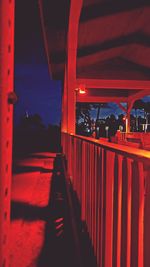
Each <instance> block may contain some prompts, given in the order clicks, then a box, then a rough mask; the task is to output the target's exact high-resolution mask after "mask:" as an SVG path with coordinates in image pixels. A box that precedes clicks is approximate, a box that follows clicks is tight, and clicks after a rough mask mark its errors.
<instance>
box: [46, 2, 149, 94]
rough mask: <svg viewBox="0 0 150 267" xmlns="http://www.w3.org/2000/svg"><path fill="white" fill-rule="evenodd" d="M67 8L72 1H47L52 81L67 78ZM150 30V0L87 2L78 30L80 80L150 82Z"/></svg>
mask: <svg viewBox="0 0 150 267" xmlns="http://www.w3.org/2000/svg"><path fill="white" fill-rule="evenodd" d="M54 3H55V5H54ZM69 8H70V1H69V0H61V1H59V0H55V1H53V3H51V1H48V0H44V1H43V15H44V25H45V33H46V39H47V44H48V57H49V61H50V64H51V71H52V76H53V78H54V79H63V76H64V63H65V60H66V49H67V31H68V20H69ZM149 25H150V3H149V1H145V0H132V1H131V0H130V1H129V0H127V1H120V0H84V1H83V7H82V10H81V15H80V21H79V31H78V48H77V69H76V72H77V78H85V79H86V78H88V79H89V78H91V79H111V80H113V79H114V80H117V79H118V80H147V81H148V80H150V27H149ZM131 89H132V88H131ZM141 89H142V88H141Z"/></svg>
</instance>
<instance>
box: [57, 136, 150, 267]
mask: <svg viewBox="0 0 150 267" xmlns="http://www.w3.org/2000/svg"><path fill="white" fill-rule="evenodd" d="M62 145H63V152H64V153H65V155H66V157H67V160H68V172H69V174H70V177H71V180H72V183H73V186H74V189H75V190H76V192H77V195H78V198H79V200H80V203H81V215H82V220H84V221H85V222H86V224H87V228H88V232H89V235H90V238H91V241H92V244H93V247H94V252H95V255H96V258H97V263H98V266H100V267H129V266H130V267H131V266H132V267H148V266H150V253H149V240H150V230H149V225H150V152H149V151H145V150H140V149H136V148H131V147H127V146H123V145H118V144H113V143H109V142H104V141H103V142H101V141H98V140H94V139H92V138H86V137H81V136H76V135H69V134H67V133H62Z"/></svg>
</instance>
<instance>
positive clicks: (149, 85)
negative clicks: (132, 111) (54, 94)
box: [77, 78, 150, 90]
mask: <svg viewBox="0 0 150 267" xmlns="http://www.w3.org/2000/svg"><path fill="white" fill-rule="evenodd" d="M80 84H85V86H86V88H97V89H101V88H105V89H119V90H120V89H128V90H130V89H132V90H133V89H135V90H137V89H139V90H140V89H144V90H150V81H142V80H141V81H137V80H102V79H84V78H83V79H77V86H79V85H80Z"/></svg>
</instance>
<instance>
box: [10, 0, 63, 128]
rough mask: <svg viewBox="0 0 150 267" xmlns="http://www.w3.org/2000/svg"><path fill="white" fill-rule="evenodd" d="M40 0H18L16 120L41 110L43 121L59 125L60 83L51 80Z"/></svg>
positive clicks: (17, 121) (16, 121)
mask: <svg viewBox="0 0 150 267" xmlns="http://www.w3.org/2000/svg"><path fill="white" fill-rule="evenodd" d="M37 3H38V1H37V0H32V1H31V0H26V1H20V0H16V29H15V91H16V93H17V95H18V102H17V104H16V105H15V111H14V122H15V125H16V124H18V123H19V121H20V118H21V117H22V116H23V115H25V111H26V110H27V111H28V113H29V115H30V114H35V113H38V114H39V115H40V116H41V118H42V120H43V122H44V124H46V125H48V124H49V123H51V124H59V123H60V119H61V82H60V81H54V80H51V79H50V75H49V73H48V65H47V60H46V55H45V50H44V43H43V38H42V31H41V24H40V18H39V11H38V5H37Z"/></svg>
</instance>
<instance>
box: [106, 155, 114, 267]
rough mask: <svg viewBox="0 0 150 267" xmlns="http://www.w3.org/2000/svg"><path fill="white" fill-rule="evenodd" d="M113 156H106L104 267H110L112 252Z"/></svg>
mask: <svg viewBox="0 0 150 267" xmlns="http://www.w3.org/2000/svg"><path fill="white" fill-rule="evenodd" d="M114 156H115V154H114V153H113V152H110V151H107V154H106V164H107V165H106V222H105V223H106V236H105V267H108V266H109V267H112V252H113V190H114Z"/></svg>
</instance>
